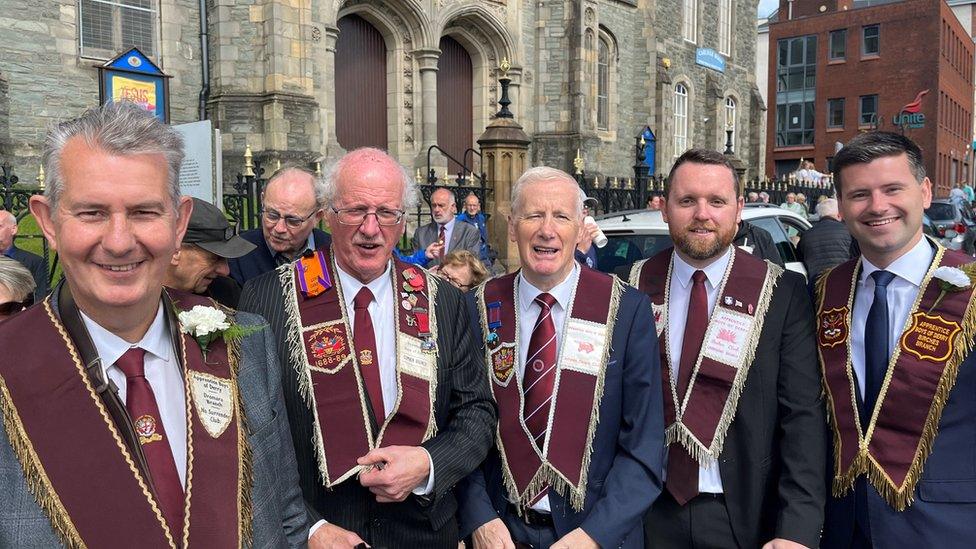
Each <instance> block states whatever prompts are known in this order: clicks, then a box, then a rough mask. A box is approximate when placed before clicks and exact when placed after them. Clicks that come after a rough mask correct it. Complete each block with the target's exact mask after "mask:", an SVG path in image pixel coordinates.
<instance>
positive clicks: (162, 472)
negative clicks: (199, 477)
mask: <svg viewBox="0 0 976 549" xmlns="http://www.w3.org/2000/svg"><path fill="white" fill-rule="evenodd" d="M145 356H146V351H145V350H143V349H140V348H138V347H133V348H131V349H129V350H128V351H126V352H125V354H123V355H122V356H121V357H120V358H119V359H118V360H117V361H115V365H116V366H118V367H119V369H120V370H122V373H124V374H125V407H126V409H127V410H128V411H129V417H130V418H132V424H133V425H134V426H135V429H136V434H138V435H139V444H140V446H142V453H143V455H145V456H146V464H147V465H148V466H149V475H150V476H151V477H152V478H151V479H150V481H151V482H152V485H153V487H154V488H155V489H156V496H157V498H158V500H159V508H160V511H162V513H163V517H164V518H165V519H166V523H167V524H168V525H169V529H170V533H171V534H172V535H173V538H174V539H177V540H179V539H183V484H182V483H181V482H180V476H179V474H178V473H177V472H176V461H174V460H173V450H172V449H171V448H170V446H169V439H168V438H167V437H166V430H165V429H164V428H163V421H162V419H161V417H160V415H159V406H157V405H156V396H155V394H154V393H153V390H152V387H151V386H150V385H149V381H147V380H146V369H145V363H144V359H145Z"/></svg>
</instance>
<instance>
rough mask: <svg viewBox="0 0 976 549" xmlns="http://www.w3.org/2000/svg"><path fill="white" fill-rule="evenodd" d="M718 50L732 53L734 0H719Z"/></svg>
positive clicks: (726, 53) (728, 53)
mask: <svg viewBox="0 0 976 549" xmlns="http://www.w3.org/2000/svg"><path fill="white" fill-rule="evenodd" d="M718 51H719V52H721V53H724V54H725V55H731V54H732V0H718Z"/></svg>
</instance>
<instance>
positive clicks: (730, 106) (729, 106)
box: [721, 95, 736, 151]
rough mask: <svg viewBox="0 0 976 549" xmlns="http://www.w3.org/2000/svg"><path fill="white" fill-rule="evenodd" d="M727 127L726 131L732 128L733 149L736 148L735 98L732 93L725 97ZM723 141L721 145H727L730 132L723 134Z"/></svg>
mask: <svg viewBox="0 0 976 549" xmlns="http://www.w3.org/2000/svg"><path fill="white" fill-rule="evenodd" d="M725 129H726V131H728V130H732V150H733V151H734V150H735V136H736V131H735V130H736V127H735V98H734V97H732V96H731V95H730V96H728V97H726V98H725ZM722 137H723V141H722V143H721V145H722V146H723V147H724V146H725V141H726V140H727V139H728V134H727V133H726V134H725V135H723V136H722Z"/></svg>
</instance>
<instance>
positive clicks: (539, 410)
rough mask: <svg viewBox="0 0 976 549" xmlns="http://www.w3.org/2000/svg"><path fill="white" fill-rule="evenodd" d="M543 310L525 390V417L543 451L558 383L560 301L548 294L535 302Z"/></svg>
mask: <svg viewBox="0 0 976 549" xmlns="http://www.w3.org/2000/svg"><path fill="white" fill-rule="evenodd" d="M535 302H536V303H538V304H539V307H541V308H542V312H540V313H539V319H538V320H536V321H535V327H534V328H532V337H531V338H530V339H529V350H528V354H527V355H526V357H525V374H524V375H523V379H522V388H523V389H522V390H523V391H524V392H525V407H524V408H523V411H522V414H523V417H524V418H525V426H526V427H528V428H529V433H531V434H532V437H533V438H534V439H535V443H536V445H537V446H538V447H539V449H540V450H541V449H542V447H543V446H545V443H546V431H547V427H548V425H549V403H550V402H551V401H552V388H553V386H554V385H555V381H556V351H557V349H558V347H557V346H556V324H555V323H554V322H553V321H552V306H553V305H555V304H556V298H554V297H552V296H551V295H550V294H547V293H545V292H543V293H541V294H539V295H538V296H537V297H536V298H535Z"/></svg>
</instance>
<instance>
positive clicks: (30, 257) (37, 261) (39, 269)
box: [10, 246, 47, 302]
mask: <svg viewBox="0 0 976 549" xmlns="http://www.w3.org/2000/svg"><path fill="white" fill-rule="evenodd" d="M10 259H13V260H15V261H17V262H18V263H20V264H21V265H23V266H24V267H27V270H29V271H30V272H31V276H33V278H34V285H35V288H34V301H35V302H38V301H41V300H42V299H44V297H45V296H46V295H47V261H44V258H43V257H41V256H39V255H37V254H32V253H30V252H28V251H26V250H21V249H20V248H18V247H17V246H13V249H11V250H10Z"/></svg>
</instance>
